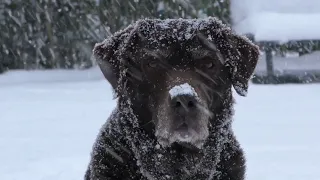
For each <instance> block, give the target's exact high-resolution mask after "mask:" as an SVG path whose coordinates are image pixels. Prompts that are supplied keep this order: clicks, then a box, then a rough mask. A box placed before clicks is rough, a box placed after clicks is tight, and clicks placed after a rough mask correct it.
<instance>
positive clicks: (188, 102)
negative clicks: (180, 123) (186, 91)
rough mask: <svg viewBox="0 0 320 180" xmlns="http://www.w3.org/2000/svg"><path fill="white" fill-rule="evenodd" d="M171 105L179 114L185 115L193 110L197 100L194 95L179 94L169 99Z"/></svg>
mask: <svg viewBox="0 0 320 180" xmlns="http://www.w3.org/2000/svg"><path fill="white" fill-rule="evenodd" d="M171 105H172V107H173V108H174V110H175V111H176V112H177V113H178V114H179V115H182V116H185V115H187V114H188V113H190V112H192V111H194V109H195V108H196V105H197V100H196V98H195V97H194V96H190V95H179V96H176V97H174V98H173V99H171Z"/></svg>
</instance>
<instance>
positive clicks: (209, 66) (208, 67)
mask: <svg viewBox="0 0 320 180" xmlns="http://www.w3.org/2000/svg"><path fill="white" fill-rule="evenodd" d="M204 67H205V68H207V69H211V68H213V67H214V64H213V63H212V62H209V63H206V64H205V65H204Z"/></svg>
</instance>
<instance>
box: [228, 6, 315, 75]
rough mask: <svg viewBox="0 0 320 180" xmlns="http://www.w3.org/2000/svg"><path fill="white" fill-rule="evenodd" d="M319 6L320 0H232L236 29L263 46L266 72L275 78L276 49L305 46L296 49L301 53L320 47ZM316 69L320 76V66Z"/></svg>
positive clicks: (232, 17)
mask: <svg viewBox="0 0 320 180" xmlns="http://www.w3.org/2000/svg"><path fill="white" fill-rule="evenodd" d="M319 7H320V1H319V0H308V1H305V0H231V5H230V9H231V19H232V26H233V28H234V29H235V31H237V32H239V33H241V34H245V35H248V36H250V37H252V39H253V40H254V41H255V42H256V43H257V44H259V45H260V46H261V48H262V49H263V50H264V52H265V59H266V63H265V65H266V69H267V70H266V73H267V76H269V77H271V76H274V75H275V71H274V68H275V67H274V65H273V54H272V51H273V50H274V49H277V48H281V46H283V45H284V44H285V45H286V46H287V47H293V46H295V45H299V44H301V45H300V46H298V48H295V49H296V50H297V51H299V54H300V52H301V51H303V52H312V51H313V50H314V49H313V48H312V46H313V45H314V43H318V44H319V45H320V43H319V42H320V23H319V20H320V8H319ZM306 42H307V43H306ZM306 44H307V45H306ZM308 44H309V46H308ZM313 57H316V56H313ZM318 58H319V57H318ZM278 59H279V58H278ZM318 61H320V58H319V59H318ZM313 62H314V61H313ZM282 70H283V69H282ZM314 70H315V69H313V72H314ZM316 70H319V73H320V67H318V69H316Z"/></svg>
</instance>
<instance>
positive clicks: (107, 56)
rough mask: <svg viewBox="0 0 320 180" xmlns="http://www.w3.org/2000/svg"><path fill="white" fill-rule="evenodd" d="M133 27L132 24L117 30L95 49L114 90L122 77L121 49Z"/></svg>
mask: <svg viewBox="0 0 320 180" xmlns="http://www.w3.org/2000/svg"><path fill="white" fill-rule="evenodd" d="M132 29H133V27H131V26H130V27H128V28H126V29H124V30H121V31H118V32H116V33H115V34H114V35H113V36H111V37H109V38H107V39H105V40H104V41H103V42H101V43H97V44H96V45H95V47H94V49H93V56H94V57H95V59H96V60H97V62H98V64H99V67H100V69H101V71H102V73H103V75H104V77H105V78H106V79H107V80H108V81H109V83H110V84H111V86H112V88H113V89H114V90H117V87H118V80H119V77H120V71H121V70H120V65H121V61H122V57H121V51H123V48H124V44H126V43H125V41H126V39H127V38H128V37H129V36H130V35H131V33H130V32H131V31H132Z"/></svg>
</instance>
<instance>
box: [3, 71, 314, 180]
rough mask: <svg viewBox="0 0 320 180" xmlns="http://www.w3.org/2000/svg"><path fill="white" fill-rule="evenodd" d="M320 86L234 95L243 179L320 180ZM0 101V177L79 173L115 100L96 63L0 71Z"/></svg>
mask: <svg viewBox="0 0 320 180" xmlns="http://www.w3.org/2000/svg"><path fill="white" fill-rule="evenodd" d="M88 72H92V74H96V75H97V76H95V78H92V76H91V75H92V74H91V73H88ZM62 74H64V75H65V76H64V78H61V77H62ZM19 76H20V77H21V79H20V80H19V78H18V77H19ZM319 92H320V85H319V84H309V85H279V86H272V85H263V86H258V85H251V86H250V88H249V93H248V96H247V97H246V98H244V97H240V96H237V95H236V93H234V95H235V97H236V100H237V104H236V106H235V109H236V113H235V121H234V125H233V128H234V129H235V134H236V135H237V137H238V140H239V141H240V143H241V145H242V147H243V148H244V150H245V152H246V157H247V163H248V167H247V169H248V171H247V179H248V180H255V179H261V180H283V179H291V180H302V179H308V180H318V179H319V177H318V170H319V168H320V156H319V153H320V142H319V141H318V137H319V136H320V131H319V128H318V127H319V126H320V121H319V117H320V111H318V107H319V106H318V105H319V101H320V95H319ZM0 99H1V101H0V109H1V113H0V149H1V153H0V161H1V165H0V179H1V180H2V179H3V180H25V179H30V180H31V179H32V180H44V179H45V180H76V179H77V180H78V179H83V178H82V177H83V175H84V171H85V170H86V167H87V164H88V161H89V155H90V152H91V148H92V145H93V143H94V140H95V138H96V135H97V133H98V131H99V129H100V127H101V125H102V124H103V123H104V122H105V120H106V119H107V117H108V116H109V114H110V113H111V111H112V110H113V108H114V107H115V105H116V101H115V100H113V99H112V89H111V87H110V85H109V84H108V83H107V82H106V81H105V80H103V76H102V74H101V73H100V72H99V71H98V69H91V70H85V71H73V72H72V71H67V72H65V71H49V72H44V71H37V72H24V71H14V72H9V73H7V74H3V75H0Z"/></svg>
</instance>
